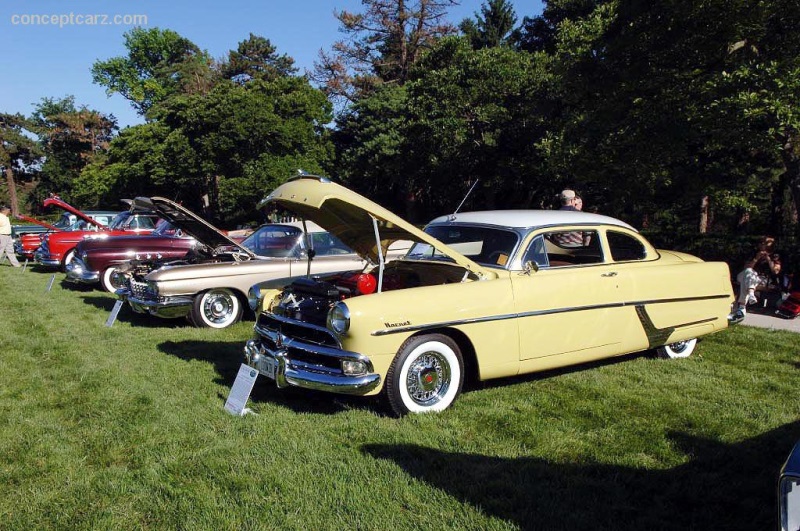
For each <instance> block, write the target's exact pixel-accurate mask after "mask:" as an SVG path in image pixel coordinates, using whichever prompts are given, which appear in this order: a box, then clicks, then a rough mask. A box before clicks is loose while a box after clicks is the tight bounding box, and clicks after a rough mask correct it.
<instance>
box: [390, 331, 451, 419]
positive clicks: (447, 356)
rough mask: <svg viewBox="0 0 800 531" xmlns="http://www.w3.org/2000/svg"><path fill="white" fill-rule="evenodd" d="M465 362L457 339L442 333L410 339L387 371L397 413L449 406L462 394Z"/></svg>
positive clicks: (439, 408)
mask: <svg viewBox="0 0 800 531" xmlns="http://www.w3.org/2000/svg"><path fill="white" fill-rule="evenodd" d="M463 382H464V361H463V358H462V356H461V351H460V350H459V348H458V345H456V343H455V341H453V340H452V339H450V338H449V337H447V336H445V335H442V334H429V335H424V336H417V337H413V338H411V339H409V340H407V341H406V342H405V343H403V345H402V346H401V347H400V350H399V351H398V353H397V356H395V358H394V360H393V361H392V365H391V366H390V367H389V371H388V372H387V374H386V394H387V397H388V398H389V404H390V405H391V406H392V410H393V411H394V413H395V414H397V415H399V416H402V415H406V414H408V413H428V412H438V411H443V410H445V409H447V408H448V407H450V405H451V404H452V403H453V402H454V401H455V399H456V397H457V396H458V395H459V394H460V393H461V387H462V385H463Z"/></svg>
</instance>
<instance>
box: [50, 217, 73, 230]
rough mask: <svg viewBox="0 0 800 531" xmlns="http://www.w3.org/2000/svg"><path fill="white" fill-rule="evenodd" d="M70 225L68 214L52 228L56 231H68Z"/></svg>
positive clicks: (59, 219)
mask: <svg viewBox="0 0 800 531" xmlns="http://www.w3.org/2000/svg"><path fill="white" fill-rule="evenodd" d="M71 224H72V223H71V222H70V217H69V214H64V215H62V216H61V217H60V218H58V221H56V222H55V223H53V226H54V227H56V228H58V229H68V228H69V226H70V225H71Z"/></svg>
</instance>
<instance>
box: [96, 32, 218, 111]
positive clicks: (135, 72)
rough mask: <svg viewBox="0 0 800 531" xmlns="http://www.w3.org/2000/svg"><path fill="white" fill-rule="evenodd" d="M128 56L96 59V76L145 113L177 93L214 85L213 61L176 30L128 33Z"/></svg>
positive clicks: (98, 80)
mask: <svg viewBox="0 0 800 531" xmlns="http://www.w3.org/2000/svg"><path fill="white" fill-rule="evenodd" d="M125 48H126V49H127V50H128V55H127V56H120V57H112V58H111V59H108V60H105V61H96V62H95V63H94V65H93V66H92V79H93V81H94V82H95V83H97V84H98V85H102V86H104V87H106V93H107V94H108V95H111V94H114V93H119V94H121V95H122V96H123V97H124V98H126V99H127V100H128V101H130V102H131V105H132V106H133V107H134V109H136V111H137V112H138V113H139V114H141V115H142V116H147V115H148V113H149V112H150V110H151V109H152V108H153V107H154V106H155V105H157V104H159V103H161V102H163V101H164V100H166V99H167V98H168V97H170V96H171V95H173V94H180V93H184V94H186V93H188V94H198V93H205V92H207V91H208V90H209V89H210V88H211V86H213V84H214V82H215V79H216V73H215V72H214V71H213V69H212V66H213V61H212V60H211V58H210V57H209V56H208V54H207V53H206V52H204V51H201V50H200V48H198V47H197V45H195V44H194V43H193V42H191V41H190V40H188V39H186V38H184V37H181V36H180V35H179V34H177V33H176V32H174V31H172V30H162V29H159V28H151V29H144V28H134V29H132V30H130V31H128V32H127V33H125Z"/></svg>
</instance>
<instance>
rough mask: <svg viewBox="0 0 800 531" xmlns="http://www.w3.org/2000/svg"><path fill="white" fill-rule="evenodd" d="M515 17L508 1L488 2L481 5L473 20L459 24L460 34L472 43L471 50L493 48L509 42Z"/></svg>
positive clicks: (465, 20) (515, 21)
mask: <svg viewBox="0 0 800 531" xmlns="http://www.w3.org/2000/svg"><path fill="white" fill-rule="evenodd" d="M516 23H517V16H516V14H515V13H514V7H513V6H512V5H511V4H510V3H508V0H488V1H487V2H486V3H484V4H482V5H481V12H480V13H475V19H474V20H473V19H464V20H463V21H462V22H461V24H459V29H460V30H461V33H463V34H464V36H465V37H467V38H468V39H469V40H470V42H472V47H473V48H493V47H496V46H503V45H506V44H508V43H509V42H510V40H511V36H512V32H513V30H514V26H515V24H516Z"/></svg>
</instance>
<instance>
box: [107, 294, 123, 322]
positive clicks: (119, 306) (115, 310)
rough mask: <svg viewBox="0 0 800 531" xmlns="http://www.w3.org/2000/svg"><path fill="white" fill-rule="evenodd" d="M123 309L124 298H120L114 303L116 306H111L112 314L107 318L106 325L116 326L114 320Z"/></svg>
mask: <svg viewBox="0 0 800 531" xmlns="http://www.w3.org/2000/svg"><path fill="white" fill-rule="evenodd" d="M120 309H122V299H120V300H118V301H117V302H115V303H114V307H113V308H111V314H110V315H109V316H108V319H106V326H107V327H109V328H111V327H112V326H114V321H116V320H117V316H118V315H119V311H120Z"/></svg>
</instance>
